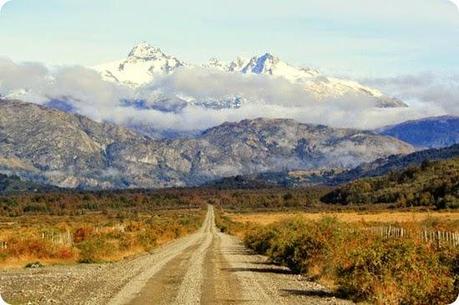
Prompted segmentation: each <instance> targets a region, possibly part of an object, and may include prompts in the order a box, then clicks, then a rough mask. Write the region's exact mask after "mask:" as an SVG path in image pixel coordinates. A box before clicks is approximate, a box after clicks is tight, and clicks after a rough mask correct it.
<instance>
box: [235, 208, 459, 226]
mask: <svg viewBox="0 0 459 305" xmlns="http://www.w3.org/2000/svg"><path fill="white" fill-rule="evenodd" d="M227 215H228V216H229V217H230V218H231V219H232V220H233V221H236V222H241V223H246V222H248V223H254V224H259V225H267V224H271V223H275V222H278V221H281V220H285V219H288V218H291V217H293V216H301V217H304V218H305V219H307V220H320V219H321V218H323V217H336V218H337V219H338V220H340V221H344V222H351V223H352V222H370V223H371V222H377V223H395V222H398V223H404V222H423V221H426V220H429V219H436V220H440V221H445V222H459V211H455V212H433V211H431V212H419V211H417V212H387V211H385V212H366V213H359V212H321V213H305V212H270V213H248V214H245V213H244V214H239V213H227Z"/></svg>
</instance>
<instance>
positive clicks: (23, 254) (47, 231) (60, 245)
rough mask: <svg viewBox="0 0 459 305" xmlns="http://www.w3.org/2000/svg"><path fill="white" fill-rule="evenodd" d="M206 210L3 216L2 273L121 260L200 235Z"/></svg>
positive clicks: (0, 219) (0, 239) (0, 231)
mask: <svg viewBox="0 0 459 305" xmlns="http://www.w3.org/2000/svg"><path fill="white" fill-rule="evenodd" d="M204 215H205V213H204V210H199V209H193V210H166V211H156V212H143V213H123V212H117V211H112V212H109V213H97V212H96V213H89V214H86V215H80V216H50V215H30V216H21V217H16V218H11V217H0V269H1V268H11V267H13V268H14V267H23V266H25V265H27V264H33V263H35V262H39V263H40V264H44V265H54V264H73V263H93V262H108V261H119V260H121V259H123V258H126V257H131V256H135V255H137V254H141V253H145V252H148V251H150V250H151V249H153V248H155V247H158V246H160V245H162V244H164V243H166V242H168V241H171V240H173V239H176V238H179V237H181V236H184V235H186V234H189V233H191V232H194V231H195V230H197V229H198V228H199V227H200V226H201V224H202V221H203V219H204Z"/></svg>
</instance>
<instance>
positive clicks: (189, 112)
mask: <svg viewBox="0 0 459 305" xmlns="http://www.w3.org/2000/svg"><path fill="white" fill-rule="evenodd" d="M365 82H366V83H367V84H369V85H372V86H374V87H377V88H380V89H382V90H383V91H384V92H385V93H387V94H388V95H393V96H395V97H398V98H401V99H402V100H404V101H406V102H407V103H408V104H409V105H410V107H409V108H385V109H383V108H376V107H375V105H374V101H372V100H370V99H368V98H364V97H362V96H345V97H341V98H335V99H328V100H326V101H319V100H317V99H316V98H314V97H313V96H312V95H309V94H308V93H307V92H305V91H304V89H303V87H302V86H301V85H298V84H292V83H290V82H288V81H283V80H279V79H276V80H274V79H271V78H268V77H264V76H258V75H255V76H247V75H241V74H237V73H223V72H218V71H210V70H205V69H202V68H196V69H183V70H179V71H177V72H175V73H173V74H171V75H168V76H164V77H161V78H158V79H156V80H155V81H154V82H153V83H151V84H149V85H148V86H145V87H143V88H139V89H133V88H128V87H125V86H121V85H118V84H115V83H111V82H107V81H104V80H103V79H102V78H101V77H100V75H99V74H98V73H97V72H95V71H93V70H91V69H87V68H84V67H78V66H75V67H56V68H47V67H45V66H44V65H41V64H37V63H24V64H17V63H14V62H12V61H11V60H9V59H5V58H0V95H1V96H6V97H16V98H18V99H22V100H25V101H28V102H33V103H38V104H46V103H49V101H53V100H54V101H60V102H65V104H66V106H67V107H68V108H69V109H72V110H73V111H75V112H78V113H80V114H83V115H86V116H88V117H90V118H92V119H94V120H97V121H111V122H115V123H119V124H126V125H127V124H147V125H149V126H151V127H152V128H156V129H158V130H167V129H175V130H181V131H190V130H201V129H205V128H209V127H212V126H215V125H218V124H221V123H223V122H225V121H239V120H242V119H246V118H256V117H267V118H292V119H295V120H297V121H300V122H304V123H314V124H325V125H330V126H333V127H352V128H362V129H372V128H377V127H381V126H384V125H388V124H393V123H398V122H402V121H405V120H408V119H417V118H422V117H427V116H434V115H444V114H455V115H457V114H459V77H458V75H449V76H441V77H440V76H438V75H435V74H423V75H417V76H403V77H399V78H392V79H371V80H370V79H368V80H365ZM177 96H179V97H181V98H183V99H185V100H186V99H189V98H190V97H192V98H193V100H195V101H200V100H208V99H226V98H231V97H242V98H243V99H244V100H245V101H247V102H245V103H242V105H240V107H238V108H229V109H209V108H204V107H201V106H198V105H188V106H186V107H183V108H180V109H179V110H177V111H167V112H165V111H160V110H157V109H154V108H149V107H145V108H138V107H126V105H125V104H124V105H123V103H122V101H124V100H142V101H143V102H144V103H145V104H146V105H149V104H154V103H155V102H157V101H158V100H164V99H166V100H167V99H168V98H172V99H174V98H175V99H176V97H177Z"/></svg>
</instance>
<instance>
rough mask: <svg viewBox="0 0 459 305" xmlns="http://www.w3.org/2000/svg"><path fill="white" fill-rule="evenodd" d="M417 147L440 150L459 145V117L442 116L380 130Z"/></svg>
mask: <svg viewBox="0 0 459 305" xmlns="http://www.w3.org/2000/svg"><path fill="white" fill-rule="evenodd" d="M379 132H380V133H381V134H384V135H388V136H392V137H395V138H397V139H400V140H402V141H405V142H407V143H410V144H412V145H414V146H416V147H423V148H440V147H447V146H450V145H453V144H457V143H459V117H457V116H440V117H431V118H425V119H420V120H415V121H408V122H404V123H401V124H397V125H393V126H388V127H385V128H382V129H380V130H379Z"/></svg>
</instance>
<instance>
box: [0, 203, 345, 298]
mask: <svg viewBox="0 0 459 305" xmlns="http://www.w3.org/2000/svg"><path fill="white" fill-rule="evenodd" d="M0 293H1V294H2V296H3V297H4V299H6V300H7V301H9V302H11V303H13V304H66V305H73V304H85V305H86V304H88V305H92V304H94V305H96V304H97V305H100V304H108V305H124V304H130V305H131V304H132V305H144V304H152V305H161V304H180V305H188V304H190V305H191V304H209V305H218V304H249V305H251V304H254V305H255V304H262V305H271V304H273V305H274V304H275V305H279V304H280V305H282V304H289V305H290V304H293V305H294V304H317V305H325V304H352V303H351V302H350V301H346V300H340V299H337V298H335V297H334V296H333V294H331V293H330V292H329V291H327V290H326V289H325V288H324V287H322V286H320V285H318V284H316V283H313V282H309V281H307V280H306V279H304V278H303V277H301V276H298V275H293V274H291V273H290V272H289V270H288V269H286V268H282V267H279V266H275V265H272V264H270V263H269V262H268V260H267V258H265V257H263V256H259V255H254V254H252V253H251V252H250V251H248V250H247V249H245V248H244V246H243V245H242V243H241V242H240V241H239V240H238V239H237V238H235V237H232V236H229V235H226V234H223V233H220V232H218V230H217V228H216V226H215V218H214V210H213V208H212V207H210V208H209V211H208V213H207V217H206V220H205V222H204V224H203V226H202V228H201V229H200V230H199V231H198V232H196V233H194V234H192V235H189V236H187V237H185V238H182V239H179V240H176V241H174V242H172V243H169V244H167V245H165V246H163V247H161V248H159V249H157V250H156V251H155V252H153V253H151V254H148V255H144V256H141V257H137V258H135V259H130V260H125V261H122V262H119V263H113V264H103V265H77V266H55V267H47V268H42V269H35V270H34V269H32V270H31V269H28V270H13V271H2V272H0Z"/></svg>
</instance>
